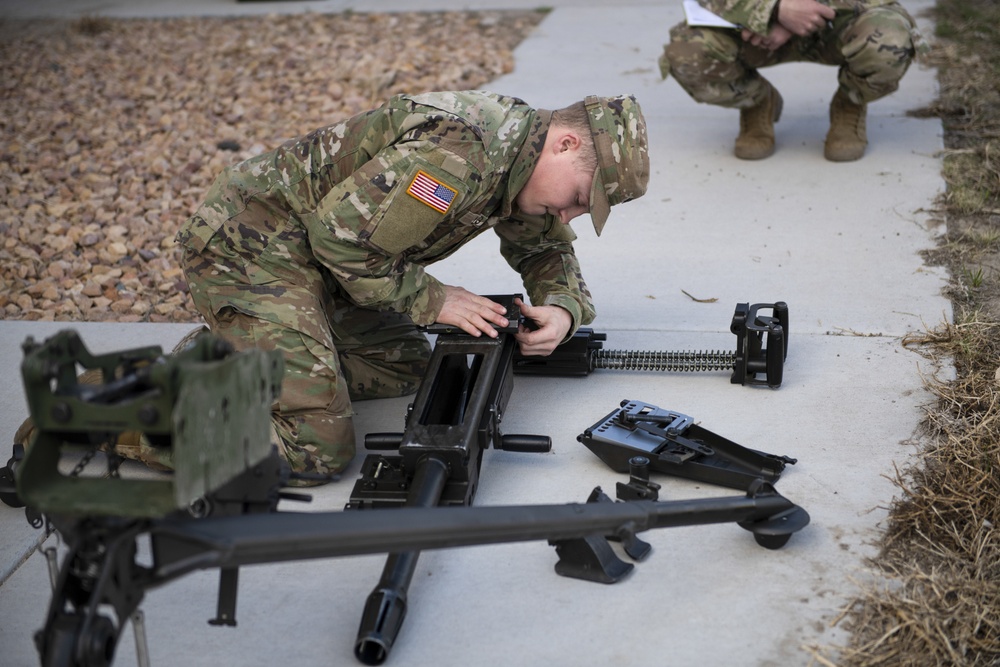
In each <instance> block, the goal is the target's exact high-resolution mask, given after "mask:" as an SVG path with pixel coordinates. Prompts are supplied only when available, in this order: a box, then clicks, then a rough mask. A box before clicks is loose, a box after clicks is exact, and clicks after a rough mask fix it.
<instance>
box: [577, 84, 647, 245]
mask: <svg viewBox="0 0 1000 667" xmlns="http://www.w3.org/2000/svg"><path fill="white" fill-rule="evenodd" d="M584 105H585V106H586V108H587V116H588V117H589V119H590V132H591V135H593V137H594V148H595V150H596V153H597V169H595V170H594V181H593V183H592V184H591V186H590V217H591V219H592V220H593V221H594V231H596V232H597V235H598V236H600V235H601V230H603V229H604V223H605V222H607V221H608V215H609V214H610V213H611V207H612V206H614V205H615V204H621V203H622V202H627V201H631V200H633V199H637V198H639V197H641V196H642V195H643V194H645V192H646V184H647V183H648V182H649V147H648V146H647V143H646V119H645V118H643V116H642V109H640V108H639V103H638V102H637V101H636V99H635V97H633V96H632V95H619V96H618V97H597V96H596V95H589V96H588V97H587V98H586V99H585V100H584Z"/></svg>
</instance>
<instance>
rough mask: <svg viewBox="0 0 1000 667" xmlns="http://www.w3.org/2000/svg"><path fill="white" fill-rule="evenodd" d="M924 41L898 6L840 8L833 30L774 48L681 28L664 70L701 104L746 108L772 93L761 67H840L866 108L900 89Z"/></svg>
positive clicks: (673, 35)
mask: <svg viewBox="0 0 1000 667" xmlns="http://www.w3.org/2000/svg"><path fill="white" fill-rule="evenodd" d="M918 36H919V35H918V34H917V33H916V27H915V24H914V22H913V19H912V18H911V17H910V15H909V14H907V13H906V10H904V9H903V8H902V7H900V6H899V5H896V4H891V5H882V6H879V7H870V8H867V9H861V10H858V11H856V12H855V11H838V12H837V15H836V17H835V18H834V20H833V27H832V28H830V29H826V30H821V31H819V32H816V33H814V34H812V35H809V36H808V37H796V36H792V38H791V39H789V40H788V42H787V43H785V44H784V45H783V46H782V47H781V48H779V49H777V50H775V51H769V50H767V49H765V48H760V47H755V46H752V45H750V44H748V43H746V42H744V41H743V39H742V37H741V36H740V31H739V30H734V29H720V28H692V27H689V26H688V25H687V24H686V23H681V24H679V25H676V26H674V27H673V28H672V29H671V30H670V43H669V44H667V45H666V46H664V49H663V55H662V56H661V57H660V73H661V74H662V75H663V78H667V76H668V75H672V76H673V77H674V78H675V79H677V82H678V83H679V84H680V85H681V87H682V88H683V89H684V90H685V91H687V93H688V94H689V95H690V96H691V97H693V98H694V99H695V100H697V101H698V102H702V103H706V104H715V105H718V106H723V107H732V108H740V109H743V108H749V107H753V106H756V105H758V104H760V103H761V102H763V101H764V98H765V97H766V95H767V94H768V86H767V83H766V81H765V80H764V79H763V77H762V76H761V75H760V74H759V73H758V71H757V70H758V69H760V68H763V67H770V66H772V65H778V64H781V63H788V62H811V63H819V64H822V65H834V66H838V67H839V68H840V72H839V75H838V81H839V83H840V89H841V90H842V91H843V93H845V94H846V95H847V96H848V97H849V98H850V100H851V101H852V102H854V103H855V104H866V103H868V102H871V101H873V100H877V99H879V98H881V97H885V96H886V95H889V94H890V93H892V92H894V91H895V90H896V89H897V88H898V87H899V81H900V80H901V79H902V78H903V75H904V74H905V73H906V70H907V68H909V66H910V62H911V61H912V60H913V58H914V42H915V39H916V38H917V37H918Z"/></svg>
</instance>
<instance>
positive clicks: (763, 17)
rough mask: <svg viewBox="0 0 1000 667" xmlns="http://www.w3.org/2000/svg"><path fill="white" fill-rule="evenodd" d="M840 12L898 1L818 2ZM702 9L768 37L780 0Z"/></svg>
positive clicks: (741, 0) (711, 3)
mask: <svg viewBox="0 0 1000 667" xmlns="http://www.w3.org/2000/svg"><path fill="white" fill-rule="evenodd" d="M818 1H819V2H821V3H822V4H824V5H829V6H830V7H832V8H833V9H835V10H836V11H838V12H844V11H859V10H863V9H868V8H869V7H879V6H881V5H891V4H896V0H818ZM699 4H701V6H702V7H704V8H705V9H707V10H708V11H710V12H712V13H713V14H718V15H719V16H721V17H722V18H724V19H726V20H727V21H729V22H730V23H735V24H737V25H739V26H743V27H746V28H748V29H749V30H751V31H753V32H755V33H757V34H760V35H766V34H767V32H768V30H769V29H770V25H771V19H772V17H773V16H774V14H775V12H776V11H777V9H778V0H699Z"/></svg>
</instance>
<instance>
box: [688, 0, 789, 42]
mask: <svg viewBox="0 0 1000 667" xmlns="http://www.w3.org/2000/svg"><path fill="white" fill-rule="evenodd" d="M778 1H779V0H700V4H701V5H702V7H704V8H705V9H707V10H708V11H710V12H712V13H713V14H718V15H719V16H721V17H722V18H724V19H726V20H727V21H729V22H731V23H735V24H737V25H739V26H742V27H745V28H749V29H750V30H751V31H753V32H755V33H758V34H760V35H766V34H767V32H768V30H769V29H770V24H771V17H772V16H773V15H774V12H775V11H776V10H777V8H778Z"/></svg>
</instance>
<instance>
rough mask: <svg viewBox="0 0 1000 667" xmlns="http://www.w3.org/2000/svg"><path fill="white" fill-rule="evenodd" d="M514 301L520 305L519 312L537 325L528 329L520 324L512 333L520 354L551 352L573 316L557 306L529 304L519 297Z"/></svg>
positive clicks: (533, 354) (535, 354) (540, 354)
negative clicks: (519, 348)
mask: <svg viewBox="0 0 1000 667" xmlns="http://www.w3.org/2000/svg"><path fill="white" fill-rule="evenodd" d="M514 303H516V304H518V305H519V306H520V308H521V314H522V315H524V316H525V317H526V318H528V319H529V320H532V321H533V322H534V323H535V325H536V326H537V327H538V328H537V329H529V328H527V327H525V326H524V325H523V324H522V325H521V326H520V327H519V328H518V332H517V333H516V334H514V339H515V340H517V342H518V343H519V344H520V345H521V354H523V355H525V356H545V355H549V354H552V351H553V350H555V349H556V346H558V345H559V343H561V342H562V341H563V339H565V338H566V335H567V334H568V333H569V329H570V327H572V326H573V316H572V315H570V314H569V311H568V310H566V309H565V308H560V307H559V306H529V305H527V304H526V303H523V302H522V301H520V300H519V299H515V300H514Z"/></svg>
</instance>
